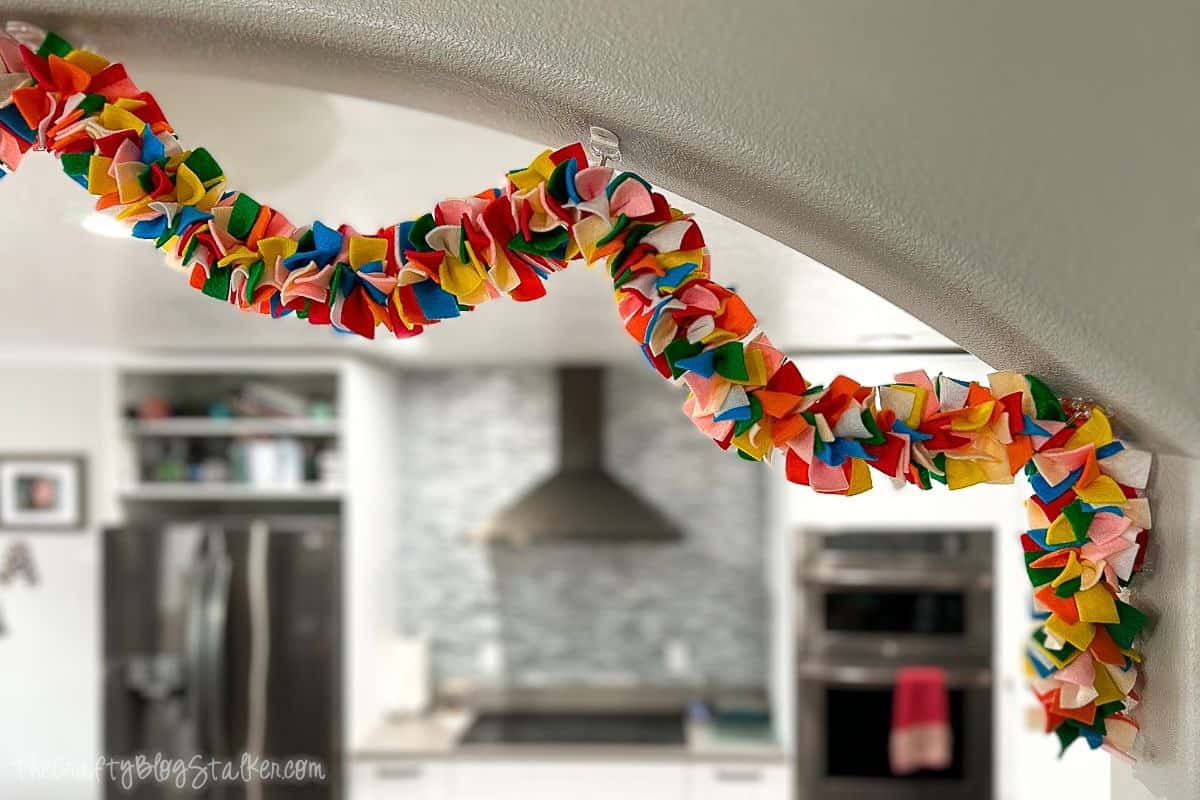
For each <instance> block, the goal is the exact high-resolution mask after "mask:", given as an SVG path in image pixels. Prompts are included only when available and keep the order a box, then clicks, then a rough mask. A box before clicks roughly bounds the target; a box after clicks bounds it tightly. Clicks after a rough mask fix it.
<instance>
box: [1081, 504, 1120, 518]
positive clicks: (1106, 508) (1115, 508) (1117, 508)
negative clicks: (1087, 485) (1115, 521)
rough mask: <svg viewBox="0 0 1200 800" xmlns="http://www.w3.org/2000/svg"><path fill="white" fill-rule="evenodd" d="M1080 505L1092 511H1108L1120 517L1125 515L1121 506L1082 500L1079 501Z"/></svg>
mask: <svg viewBox="0 0 1200 800" xmlns="http://www.w3.org/2000/svg"><path fill="white" fill-rule="evenodd" d="M1079 506H1080V508H1082V509H1083V510H1084V511H1087V512H1091V513H1099V512H1101V511H1107V512H1108V513H1109V514H1116V515H1117V516H1118V517H1123V516H1125V512H1124V511H1122V510H1121V507H1120V506H1094V505H1092V504H1091V503H1085V502H1083V501H1082V500H1080V501H1079Z"/></svg>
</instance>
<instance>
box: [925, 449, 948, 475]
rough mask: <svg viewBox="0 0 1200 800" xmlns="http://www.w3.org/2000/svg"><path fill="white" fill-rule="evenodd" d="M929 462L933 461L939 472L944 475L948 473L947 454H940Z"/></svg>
mask: <svg viewBox="0 0 1200 800" xmlns="http://www.w3.org/2000/svg"><path fill="white" fill-rule="evenodd" d="M929 460H930V461H932V462H933V465H934V466H935V467H937V468H938V469H939V470H941V471H942V472H943V473H944V472H945V471H946V454H945V453H938V454H937V455H935V456H934V457H933V458H931V459H929Z"/></svg>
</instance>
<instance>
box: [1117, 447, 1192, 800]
mask: <svg viewBox="0 0 1200 800" xmlns="http://www.w3.org/2000/svg"><path fill="white" fill-rule="evenodd" d="M1151 481H1152V482H1151V484H1150V495H1151V498H1152V501H1153V507H1154V508H1153V510H1154V529H1153V532H1152V533H1151V538H1150V543H1149V550H1148V552H1147V560H1146V566H1147V568H1148V570H1149V571H1148V572H1147V573H1145V574H1143V575H1142V576H1141V577H1140V578H1139V579H1138V580H1137V582H1136V583H1134V595H1133V596H1134V601H1135V603H1136V604H1137V605H1138V606H1139V607H1141V608H1143V609H1144V610H1145V611H1147V612H1149V613H1150V614H1151V618H1152V622H1151V628H1150V636H1151V637H1152V638H1150V639H1149V641H1148V642H1146V655H1147V662H1146V665H1145V701H1144V702H1143V704H1142V705H1141V706H1139V707H1138V709H1137V712H1136V716H1137V718H1138V720H1139V721H1140V722H1141V724H1142V727H1143V730H1142V733H1141V737H1140V740H1139V745H1138V749H1137V752H1136V755H1137V756H1138V757H1139V759H1140V761H1139V763H1138V764H1137V765H1136V766H1134V767H1132V768H1130V767H1127V766H1125V765H1124V764H1120V763H1114V765H1113V798H1114V800H1151V798H1164V799H1165V800H1193V798H1195V797H1197V793H1198V792H1200V544H1197V542H1196V536H1197V535H1200V459H1187V458H1178V457H1174V456H1161V455H1160V456H1158V457H1157V460H1156V462H1155V466H1154V472H1153V474H1152V476H1151Z"/></svg>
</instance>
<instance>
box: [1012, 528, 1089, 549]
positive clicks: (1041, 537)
mask: <svg viewBox="0 0 1200 800" xmlns="http://www.w3.org/2000/svg"><path fill="white" fill-rule="evenodd" d="M1046 530H1047V529H1046V528H1034V529H1032V530H1028V531H1025V532H1026V533H1027V534H1029V538H1030V539H1033V541H1035V542H1037V546H1038V547H1040V548H1041V549H1042V550H1063V549H1066V548H1068V547H1078V546H1079V542H1074V541H1072V542H1067V543H1065V544H1049V543H1048V542H1047V541H1046Z"/></svg>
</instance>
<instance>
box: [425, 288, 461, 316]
mask: <svg viewBox="0 0 1200 800" xmlns="http://www.w3.org/2000/svg"><path fill="white" fill-rule="evenodd" d="M413 296H414V297H416V298H417V305H419V306H420V307H421V313H422V314H424V315H425V319H451V318H453V317H457V316H458V315H459V313H461V312H459V310H458V301H457V300H455V299H454V295H452V294H450V293H449V292H447V291H446V290H444V289H443V288H442V287H440V286H438V285H437V284H436V283H434V282H433V281H421V282H420V283H414V284H413Z"/></svg>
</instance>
